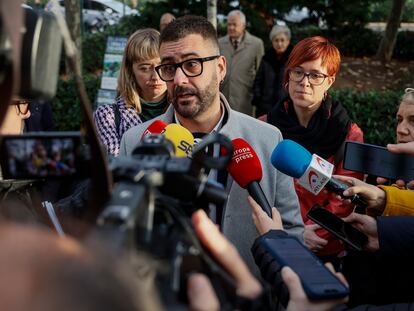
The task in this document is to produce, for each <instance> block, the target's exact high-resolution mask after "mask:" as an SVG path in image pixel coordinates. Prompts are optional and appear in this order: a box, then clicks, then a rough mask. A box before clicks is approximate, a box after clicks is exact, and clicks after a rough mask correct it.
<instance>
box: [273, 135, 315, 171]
mask: <svg viewBox="0 0 414 311" xmlns="http://www.w3.org/2000/svg"><path fill="white" fill-rule="evenodd" d="M311 160H312V154H311V153H310V152H309V151H308V150H306V149H305V148H303V147H302V146H301V145H299V144H298V143H296V142H294V141H293V140H289V139H285V140H282V141H281V142H280V143H278V144H277V146H276V147H275V149H274V150H273V152H272V156H271V157H270V162H271V163H272V165H273V166H274V167H275V168H276V169H278V170H279V171H281V172H282V173H284V174H286V175H288V176H291V177H294V178H300V177H301V176H302V175H303V174H304V173H305V171H306V169H307V168H308V166H309V164H310V162H311Z"/></svg>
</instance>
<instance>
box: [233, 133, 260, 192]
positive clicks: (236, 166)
mask: <svg viewBox="0 0 414 311" xmlns="http://www.w3.org/2000/svg"><path fill="white" fill-rule="evenodd" d="M232 143H233V148H234V149H233V156H232V157H231V161H230V162H229V164H228V165H227V170H228V172H229V173H230V175H231V176H232V177H233V179H234V180H235V181H236V182H237V183H238V184H239V185H240V186H241V187H242V188H246V187H247V186H248V185H249V184H250V183H251V182H252V181H257V182H259V181H260V180H262V174H263V172H262V165H261V164H260V160H259V157H258V156H257V154H256V152H255V151H254V150H253V148H252V147H251V146H250V144H249V143H248V142H247V141H245V140H244V139H242V138H236V139H233V140H232Z"/></svg>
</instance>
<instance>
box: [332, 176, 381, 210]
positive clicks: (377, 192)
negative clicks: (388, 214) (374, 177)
mask: <svg viewBox="0 0 414 311" xmlns="http://www.w3.org/2000/svg"><path fill="white" fill-rule="evenodd" d="M334 177H335V178H336V179H338V180H340V181H343V182H346V183H347V184H348V185H350V187H349V188H348V189H346V190H345V191H344V193H343V194H344V196H353V195H354V194H358V195H360V196H362V197H363V198H364V199H365V201H366V202H367V204H368V208H370V209H375V210H377V211H378V212H380V213H382V212H383V211H384V208H385V204H386V195H385V191H384V190H382V189H381V188H378V187H376V186H373V185H370V184H367V183H365V182H363V181H362V180H359V179H357V178H354V177H350V176H342V175H334Z"/></svg>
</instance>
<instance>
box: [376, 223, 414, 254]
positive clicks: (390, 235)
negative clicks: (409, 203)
mask: <svg viewBox="0 0 414 311" xmlns="http://www.w3.org/2000/svg"><path fill="white" fill-rule="evenodd" d="M377 226H378V241H379V246H380V250H379V251H380V252H381V254H383V255H391V256H405V257H407V256H408V257H414V217H410V216H383V217H378V218H377Z"/></svg>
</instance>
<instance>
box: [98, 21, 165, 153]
mask: <svg viewBox="0 0 414 311" xmlns="http://www.w3.org/2000/svg"><path fill="white" fill-rule="evenodd" d="M159 36H160V33H159V32H158V31H157V30H155V29H150V28H147V29H141V30H138V31H136V32H135V33H133V34H132V35H131V36H130V37H129V39H128V42H127V44H126V47H125V51H124V56H123V59H122V65H121V70H120V73H119V77H118V89H117V92H118V97H117V99H116V102H115V103H114V104H113V105H103V106H100V107H98V109H97V110H96V111H95V114H94V119H95V124H96V127H97V129H98V133H99V136H100V139H101V141H102V143H103V144H104V145H105V147H106V148H107V151H108V153H109V154H111V155H114V156H117V155H118V154H119V145H120V142H121V137H122V135H123V134H124V133H125V132H126V131H127V130H128V129H130V128H131V127H133V126H135V125H137V124H139V123H142V122H145V121H147V120H150V119H152V118H154V117H156V116H158V115H160V114H162V113H163V112H164V111H165V110H166V108H167V106H168V103H167V96H166V95H167V93H166V90H167V87H166V84H165V82H163V81H162V80H161V79H160V78H159V77H158V75H157V73H156V72H155V69H154V68H155V67H156V66H158V65H159V64H160V63H161V61H160V56H159V53H158V45H159Z"/></svg>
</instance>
